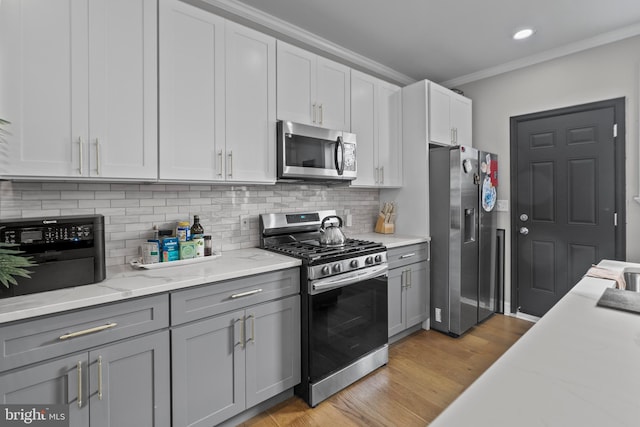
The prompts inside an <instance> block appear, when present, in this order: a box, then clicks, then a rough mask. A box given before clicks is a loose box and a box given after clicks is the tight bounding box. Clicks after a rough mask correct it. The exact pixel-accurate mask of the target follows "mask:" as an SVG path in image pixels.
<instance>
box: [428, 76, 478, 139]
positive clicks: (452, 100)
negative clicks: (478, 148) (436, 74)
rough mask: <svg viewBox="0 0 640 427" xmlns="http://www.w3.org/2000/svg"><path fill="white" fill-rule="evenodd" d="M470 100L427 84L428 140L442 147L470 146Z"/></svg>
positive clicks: (443, 88)
mask: <svg viewBox="0 0 640 427" xmlns="http://www.w3.org/2000/svg"><path fill="white" fill-rule="evenodd" d="M471 105H472V103H471V100H470V99H469V98H466V97H464V96H462V95H458V94H457V93H455V92H453V91H451V90H449V89H447V88H445V87H443V86H440V85H438V84H436V83H433V82H429V140H430V141H431V142H432V143H436V144H442V145H468V146H471V145H472V140H471V114H472V113H471Z"/></svg>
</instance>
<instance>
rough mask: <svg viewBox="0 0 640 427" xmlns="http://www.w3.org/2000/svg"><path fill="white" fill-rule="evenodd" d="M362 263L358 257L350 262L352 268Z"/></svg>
mask: <svg viewBox="0 0 640 427" xmlns="http://www.w3.org/2000/svg"><path fill="white" fill-rule="evenodd" d="M359 264H360V263H359V262H358V260H357V259H354V260H353V261H351V263H350V264H349V265H350V266H351V268H358V265H359Z"/></svg>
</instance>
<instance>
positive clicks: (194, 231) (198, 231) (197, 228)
mask: <svg viewBox="0 0 640 427" xmlns="http://www.w3.org/2000/svg"><path fill="white" fill-rule="evenodd" d="M203 235H204V228H202V225H201V224H200V217H199V216H198V215H194V216H193V225H192V226H191V238H195V237H202V236H203Z"/></svg>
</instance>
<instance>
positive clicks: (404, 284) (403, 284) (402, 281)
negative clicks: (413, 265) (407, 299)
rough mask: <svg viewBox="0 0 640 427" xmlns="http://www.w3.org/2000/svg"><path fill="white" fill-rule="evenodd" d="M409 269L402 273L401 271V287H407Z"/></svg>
mask: <svg viewBox="0 0 640 427" xmlns="http://www.w3.org/2000/svg"><path fill="white" fill-rule="evenodd" d="M406 273H407V271H406V270H403V271H402V273H400V288H402V289H404V288H406V287H407V283H406V279H405V276H406Z"/></svg>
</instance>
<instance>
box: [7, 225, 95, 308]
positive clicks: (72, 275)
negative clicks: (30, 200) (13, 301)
mask: <svg viewBox="0 0 640 427" xmlns="http://www.w3.org/2000/svg"><path fill="white" fill-rule="evenodd" d="M0 242H3V243H9V244H12V245H15V246H13V247H12V248H13V249H18V250H20V251H22V252H23V253H22V256H28V257H31V259H32V261H33V262H34V263H36V265H34V266H32V267H28V268H27V269H28V270H30V271H31V274H30V276H31V277H30V278H23V277H16V280H17V282H18V284H17V285H12V286H10V287H9V288H5V287H4V286H1V285H0V298H7V297H12V296H18V295H27V294H33V293H37V292H44V291H51V290H54V289H62V288H69V287H73V286H80V285H88V284H92V283H96V282H100V281H102V280H104V278H105V275H106V268H105V257H104V217H103V216H102V215H91V216H78V215H74V216H59V217H47V218H17V219H3V220H0Z"/></svg>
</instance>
